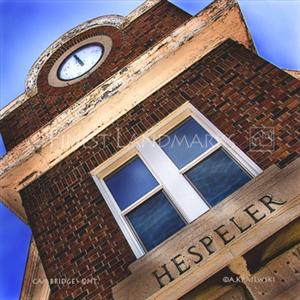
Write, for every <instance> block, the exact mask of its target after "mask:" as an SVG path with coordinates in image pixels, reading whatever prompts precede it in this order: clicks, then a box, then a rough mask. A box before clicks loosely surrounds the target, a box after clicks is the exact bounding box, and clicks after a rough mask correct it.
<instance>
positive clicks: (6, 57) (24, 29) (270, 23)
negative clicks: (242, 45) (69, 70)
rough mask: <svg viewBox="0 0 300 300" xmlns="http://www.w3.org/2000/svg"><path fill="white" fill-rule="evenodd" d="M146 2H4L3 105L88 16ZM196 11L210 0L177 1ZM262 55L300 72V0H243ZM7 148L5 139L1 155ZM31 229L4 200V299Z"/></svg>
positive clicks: (17, 281) (14, 286) (15, 290)
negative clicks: (34, 67)
mask: <svg viewBox="0 0 300 300" xmlns="http://www.w3.org/2000/svg"><path fill="white" fill-rule="evenodd" d="M142 2H143V1H128V0H120V1H105V0H98V1H97V0H92V1H82V0H64V1H62V0H61V1H60V0H53V1H49V0H31V1H26V0H18V1H13V0H0V108H2V107H3V106H5V105H6V104H7V103H9V102H10V101H12V100H13V99H14V98H15V97H17V96H18V95H20V94H21V93H23V91H24V81H25V78H26V74H27V72H28V70H29V69H30V67H31V65H32V64H33V63H34V61H35V60H36V59H37V58H38V56H39V55H40V54H41V52H42V51H44V50H45V49H46V48H47V47H48V46H49V44H51V43H52V42H53V41H54V40H55V39H57V38H58V37H59V36H60V35H62V34H63V33H64V32H66V31H68V30H69V29H71V28H72V27H74V26H76V25H78V24H79V23H82V22H84V21H86V20H88V19H91V18H95V17H97V16H100V15H106V14H120V15H124V16H126V15H127V14H128V13H129V12H130V11H131V10H133V9H134V8H135V7H137V6H138V5H139V4H140V3H142ZM171 2H173V3H174V4H176V5H178V6H179V7H181V8H183V9H185V10H187V11H188V12H190V13H191V14H195V13H197V12H198V11H200V10H201V9H202V8H203V7H205V6H206V5H207V4H209V3H210V2H211V1H208V0H205V1H204V0H203V1H201V0H193V1H192V0H191V1H186V0H181V1H180V0H177V1H176V0H174V1H171ZM239 3H240V6H241V9H242V11H243V14H244V17H245V20H246V22H247V24H248V27H249V29H250V32H251V34H252V37H253V39H254V42H255V45H256V48H257V50H258V53H259V54H260V55H261V56H262V57H264V58H265V59H266V60H268V61H270V62H271V63H273V64H275V65H277V66H279V67H282V68H290V69H298V70H300V55H299V53H300V30H299V28H300V1H298V0H294V1H293V0H290V1H287V0H285V1H279V0H278V1H276V0H273V1H265V0H252V1H240V2H239ZM1 151H2V152H3V146H1V139H0V155H1ZM29 241H30V229H29V228H28V226H26V225H24V224H23V223H22V222H21V221H20V220H19V219H18V218H17V217H15V216H14V215H13V214H12V213H11V212H10V211H9V210H8V209H6V208H5V207H4V206H3V205H1V204H0V299H1V300H14V299H18V296H19V292H20V287H21V283H22V276H23V270H24V264H25V262H26V257H27V250H28V245H29Z"/></svg>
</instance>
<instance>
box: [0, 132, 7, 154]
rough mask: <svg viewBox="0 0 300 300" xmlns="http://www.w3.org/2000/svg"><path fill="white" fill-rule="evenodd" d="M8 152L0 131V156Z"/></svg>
mask: <svg viewBox="0 0 300 300" xmlns="http://www.w3.org/2000/svg"><path fill="white" fill-rule="evenodd" d="M5 154H6V148H5V144H4V141H3V138H2V134H1V133H0V158H1V157H3V156H4V155H5Z"/></svg>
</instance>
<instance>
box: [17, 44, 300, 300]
mask: <svg viewBox="0 0 300 300" xmlns="http://www.w3.org/2000/svg"><path fill="white" fill-rule="evenodd" d="M299 99H300V82H299V81H297V80H296V79H294V78H293V77H291V76H289V75H288V74H286V73H285V72H283V71H281V70H279V69H277V68H276V67H274V66H272V65H271V64H269V63H268V62H266V61H264V60H262V59H260V58H259V57H257V56H256V55H255V54H253V53H252V52H250V51H248V50H247V49H245V48H244V47H242V46H240V45H238V44H237V43H235V42H233V41H231V40H228V41H227V42H225V43H224V44H222V45H221V46H219V47H218V48H217V49H215V50H213V51H212V52H211V53H209V54H208V55H206V57H204V58H203V59H201V60H200V61H199V62H197V63H195V64H194V65H193V66H192V67H190V68H189V69H188V70H186V71H185V72H183V73H182V74H180V75H179V76H178V77H176V78H175V79H174V80H172V81H171V82H170V83H169V84H167V85H165V86H164V87H163V88H161V89H160V90H159V91H157V92H156V93H154V94H153V95H151V96H150V97H149V98H147V99H146V100H145V101H143V102H142V103H140V104H139V105H137V106H136V107H135V108H134V109H132V110H131V111H129V112H128V113H127V114H126V115H124V116H123V117H121V118H120V119H119V120H117V121H116V122H114V123H113V124H112V125H110V126H109V127H108V128H106V129H105V130H104V131H103V132H102V133H101V134H99V135H97V136H96V137H94V138H93V139H92V140H90V141H89V142H87V143H86V144H85V145H83V146H82V147H80V148H79V149H78V150H76V151H75V152H74V153H72V154H71V155H70V156H68V157H67V158H66V159H64V160H63V161H62V162H60V163H59V164H57V165H56V166H55V167H53V168H52V169H51V170H50V171H48V172H47V173H46V174H44V175H43V176H41V177H40V178H39V179H38V180H36V181H35V182H33V183H32V184H30V185H29V186H28V187H26V188H25V189H23V190H22V191H21V195H22V199H23V204H24V207H25V209H26V213H27V215H28V218H29V222H30V225H31V227H32V230H33V235H34V237H35V240H36V243H37V247H38V249H39V253H40V256H41V259H42V262H43V265H44V268H45V271H46V274H47V276H48V278H57V277H58V278H61V277H68V278H73V277H77V278H84V277H88V276H91V277H94V278H97V279H98V280H99V281H98V283H97V285H90V286H85V285H82V284H78V285H74V286H67V285H61V286H59V285H55V284H54V285H52V286H51V289H52V299H73V298H72V297H74V298H75V297H76V296H78V297H79V298H78V299H92V298H93V296H95V295H97V294H98V296H97V298H96V299H100V298H101V299H111V287H112V286H114V285H115V284H116V283H118V282H119V281H121V280H122V279H124V278H125V277H126V276H127V275H128V270H127V265H128V264H129V263H130V262H132V261H133V260H134V256H133V254H132V252H131V250H130V248H129V246H128V244H127V242H126V241H125V239H124V237H123V235H122V233H121V232H120V230H119V228H118V226H117V224H116V222H115V221H114V218H113V217H112V215H111V213H110V211H109V209H108V207H107V205H106V203H105V201H104V200H103V198H102V196H101V194H100V193H99V191H98V189H97V187H96V185H95V184H94V182H93V180H92V178H91V176H90V174H89V172H90V171H91V170H92V169H94V168H95V167H97V166H98V165H99V164H101V163H102V162H103V161H105V160H106V159H108V158H109V157H110V156H112V155H113V154H114V153H116V152H117V151H118V148H117V142H116V134H117V131H118V130H119V131H120V135H121V136H122V139H123V140H122V144H123V145H126V144H127V143H128V142H129V141H130V140H131V137H132V136H133V135H135V136H139V135H141V134H142V133H143V132H145V131H146V130H147V129H149V128H151V127H152V126H153V125H155V124H156V123H157V122H158V121H159V120H161V119H163V118H164V117H165V116H167V115H168V114H169V113H171V112H172V111H174V110H175V109H176V108H177V107H179V106H180V105H181V104H183V103H184V102H185V101H190V102H191V103H192V104H193V105H194V106H196V107H197V108H198V109H199V110H200V111H201V112H202V113H203V114H204V115H205V116H206V117H207V118H208V119H209V120H210V121H212V122H213V123H214V124H215V125H216V126H217V127H218V128H219V129H220V130H222V132H223V133H225V134H226V135H227V136H228V137H230V138H231V140H233V141H234V142H235V143H236V144H237V145H238V146H239V147H240V148H241V149H242V150H243V151H245V152H246V153H247V154H248V155H249V156H250V157H251V158H252V159H253V160H254V161H255V162H256V163H257V164H259V165H260V166H261V167H262V168H263V169H265V168H267V167H269V166H270V165H272V164H274V163H278V164H279V165H280V166H283V165H285V164H288V163H289V162H290V161H291V160H293V159H294V158H295V157H296V156H297V153H298V155H299V138H298V139H297V133H298V134H299V131H298V132H297V130H296V128H298V129H299V112H298V113H297V112H296V105H297V104H299ZM297 122H298V123H297ZM297 124H298V127H297ZM252 126H268V127H273V128H274V129H275V134H276V148H275V149H274V151H270V152H253V151H250V149H249V138H248V137H249V130H250V128H251V127H252ZM102 134H103V135H102ZM102 136H105V137H106V138H105V139H106V146H105V147H104V146H103V138H102ZM107 136H110V138H107ZM80 295H81V296H80ZM99 295H100V296H99Z"/></svg>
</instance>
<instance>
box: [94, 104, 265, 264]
mask: <svg viewBox="0 0 300 300" xmlns="http://www.w3.org/2000/svg"><path fill="white" fill-rule="evenodd" d="M188 117H192V118H193V119H195V120H196V121H197V122H198V123H199V124H200V125H201V126H202V127H203V128H204V129H205V130H206V131H207V132H208V133H209V134H210V135H211V136H212V137H213V138H214V139H215V140H216V141H217V144H215V145H214V146H212V148H210V149H209V150H207V151H206V152H205V153H203V154H201V155H200V156H198V157H197V158H196V159H194V160H193V161H192V162H190V163H189V164H187V165H186V166H184V167H183V168H181V169H180V170H179V169H178V168H177V167H176V166H175V164H174V163H173V162H172V161H171V159H170V158H169V157H168V156H167V154H166V153H165V152H164V151H163V150H162V149H161V148H160V146H159V145H158V144H157V143H156V141H157V140H158V139H159V138H160V137H162V136H163V135H164V134H166V133H168V132H170V130H172V129H173V128H175V127H176V126H178V125H179V124H180V123H182V122H183V121H184V120H186V119H187V118H188ZM219 148H223V149H224V150H225V151H226V152H227V153H228V154H229V155H230V156H231V157H232V158H233V159H234V160H235V161H236V162H237V163H238V164H239V165H240V166H241V167H242V168H243V169H244V170H245V171H246V172H247V173H248V174H249V175H250V176H252V177H256V176H257V175H259V174H260V173H261V172H262V170H261V168H260V167H259V166H258V165H256V164H255V163H254V162H253V161H252V160H251V159H250V158H249V157H248V156H247V155H246V154H245V153H244V152H243V151H242V150H240V149H239V148H238V147H237V146H236V145H235V144H234V143H233V142H232V141H231V140H230V139H229V138H227V137H226V136H225V135H224V134H223V133H222V132H221V131H220V130H219V129H217V128H216V127H215V126H214V125H213V124H212V123H211V122H210V121H209V120H208V119H207V118H206V117H205V116H204V115H203V114H201V113H200V112H199V111H198V110H197V109H196V108H195V107H194V106H192V105H191V104H190V103H185V104H183V105H182V106H181V107H179V108H178V109H177V110H175V111H174V112H173V113H171V114H170V115H169V116H167V117H166V118H164V119H163V120H162V121H160V122H158V123H157V124H156V125H155V126H154V127H153V128H151V129H150V130H148V131H147V132H146V133H145V134H143V135H142V136H141V137H139V138H137V139H136V140H135V141H134V142H133V143H131V144H130V145H128V146H126V147H124V148H122V149H121V150H120V151H119V152H118V153H117V154H115V155H114V156H113V157H111V158H110V159H108V160H107V161H105V162H104V163H102V164H101V165H100V166H98V167H97V168H96V169H94V170H93V171H92V172H91V175H92V177H93V179H94V181H95V183H96V185H97V186H98V188H99V190H100V192H101V194H102V196H103V197H104V199H105V201H106V203H107V205H108V207H109V208H110V210H111V212H112V214H113V216H114V218H115V219H116V221H117V223H118V225H119V227H120V229H121V230H122V232H123V234H124V236H125V238H126V239H127V241H128V243H129V245H130V247H131V249H132V251H133V252H134V254H135V256H136V257H137V258H139V257H141V256H142V255H144V254H145V253H146V251H145V249H144V247H143V246H142V243H141V242H140V240H139V238H138V237H137V236H136V234H135V232H134V230H133V229H132V227H131V225H130V224H129V222H128V220H127V218H126V217H125V215H126V214H127V213H128V212H129V211H131V210H132V209H134V208H135V207H137V206H139V205H140V204H141V203H143V202H144V201H146V200H147V199H149V198H150V197H151V196H152V195H154V194H155V193H157V192H158V191H160V190H163V191H164V192H165V193H166V194H167V196H168V198H169V199H170V201H171V202H172V204H173V205H174V207H175V208H176V209H177V210H178V211H179V213H180V215H181V216H182V217H183V218H184V219H185V221H186V222H187V223H190V222H192V221H193V220H195V219H196V218H198V217H199V216H201V215H202V214H203V213H205V212H206V211H208V210H209V209H210V207H209V206H208V205H207V203H206V201H205V200H204V199H203V198H202V197H201V195H200V194H199V193H198V192H197V191H196V190H195V189H194V187H193V186H192V185H191V183H190V182H189V181H188V180H187V178H185V176H184V173H185V172H186V171H187V170H189V169H191V168H192V167H193V166H195V165H196V164H198V163H199V162H200V161H201V160H203V159H205V158H206V157H207V156H208V155H210V154H211V153H213V152H215V151H217V149H219ZM135 156H138V157H139V158H140V159H141V160H142V161H143V162H144V164H145V165H146V167H147V168H148V169H149V171H150V172H151V173H152V175H153V176H154V178H155V179H156V180H157V182H158V183H159V185H158V186H157V187H155V188H154V189H153V190H152V191H150V192H149V193H147V194H146V195H144V196H143V197H141V198H140V199H138V200H137V201H136V202H135V203H133V204H132V205H130V206H129V207H128V208H126V209H125V210H123V211H121V210H120V208H119V206H118V204H117V202H116V201H115V199H114V197H113V196H112V194H111V192H110V191H109V189H108V187H107V186H106V184H105V182H104V178H105V177H106V176H108V175H109V174H111V173H112V172H114V171H115V170H116V169H118V168H120V167H121V166H123V165H125V164H126V163H127V162H128V161H129V160H130V159H132V158H133V157H135ZM187 195H188V197H187ZM183 199H184V200H183Z"/></svg>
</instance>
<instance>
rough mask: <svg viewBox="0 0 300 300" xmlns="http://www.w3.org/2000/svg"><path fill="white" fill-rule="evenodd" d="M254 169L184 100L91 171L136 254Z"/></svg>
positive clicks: (224, 194)
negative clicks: (165, 116)
mask: <svg viewBox="0 0 300 300" xmlns="http://www.w3.org/2000/svg"><path fill="white" fill-rule="evenodd" d="M260 172H261V170H260V168H259V167H258V166H256V165H255V164H254V163H253V162H252V161H251V160H250V159H249V158H248V157H247V156H246V155H245V154H244V153H243V152H242V151H241V150H239V149H238V148H237V147H236V146H235V145H234V144H233V143H232V142H231V141H230V140H229V139H228V138H226V137H225V136H224V135H223V134H222V133H221V132H220V131H219V130H218V129H217V128H215V127H214V125H213V124H211V123H210V122H209V121H208V120H207V119H206V118H205V117H204V116H203V115H202V114H200V113H199V112H198V111H197V110H196V109H195V108H194V107H192V106H191V105H190V104H185V105H183V106H182V107H181V108H179V109H178V110H177V111H176V112H175V113H173V114H171V115H170V116H169V117H167V118H166V119H165V120H163V121H161V122H160V123H159V124H158V125H157V126H155V128H153V129H151V130H150V131H149V132H148V133H147V134H145V136H143V137H141V138H139V139H138V140H137V141H136V143H134V144H132V145H130V146H128V147H126V148H124V149H122V150H120V152H119V153H118V154H117V155H116V156H115V157H114V158H112V159H110V160H108V161H106V162H105V163H103V164H102V165H101V166H99V167H98V168H96V169H95V170H94V171H93V173H92V175H93V177H94V179H95V182H96V183H97V185H98V187H99V189H100V191H101V193H102V194H103V196H104V198H105V200H106V202H107V204H108V205H109V207H110V209H111V211H112V213H113V214H114V217H115V218H116V220H117V222H118V224H119V226H120V228H121V230H122V231H123V234H124V235H125V237H126V238H127V240H128V242H129V244H130V246H131V247H132V250H133V251H134V253H135V254H136V256H137V257H140V256H141V255H143V254H145V253H146V252H147V251H150V250H151V249H153V248H154V247H156V246H157V245H159V244H160V243H161V242H163V241H164V240H166V239H167V238H169V237H171V236H172V235H173V234H175V233H176V232H178V230H180V229H181V228H183V227H184V226H185V224H187V223H190V222H192V221H193V220H195V219H196V218H198V217H199V216H200V215H202V214H203V213H205V212H206V211H208V210H209V209H210V207H213V206H215V205H217V204H218V203H219V202H220V201H222V200H224V199H225V198H226V197H227V196H228V195H230V194H231V193H233V192H234V191H236V190H237V189H239V188H240V187H242V186H243V185H244V184H246V183H247V182H248V181H249V180H251V178H252V177H254V176H256V175H258V174H259V173H260Z"/></svg>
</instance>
